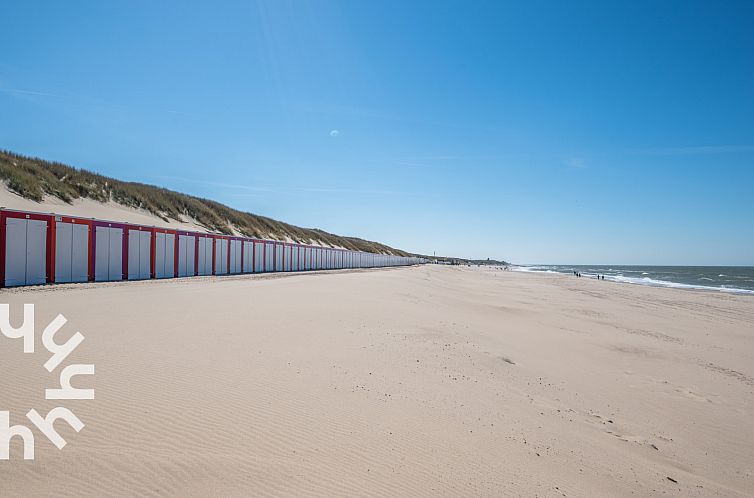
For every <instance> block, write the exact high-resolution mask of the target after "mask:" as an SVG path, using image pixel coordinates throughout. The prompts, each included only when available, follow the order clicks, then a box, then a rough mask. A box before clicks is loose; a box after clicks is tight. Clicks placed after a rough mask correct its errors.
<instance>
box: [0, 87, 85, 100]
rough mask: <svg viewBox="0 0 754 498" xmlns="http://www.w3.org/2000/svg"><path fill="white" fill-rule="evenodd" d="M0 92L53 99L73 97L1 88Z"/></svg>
mask: <svg viewBox="0 0 754 498" xmlns="http://www.w3.org/2000/svg"><path fill="white" fill-rule="evenodd" d="M0 92H2V93H7V94H10V95H31V96H35V97H53V98H57V99H64V98H71V97H72V96H71V95H65V94H62V93H50V92H37V91H34V90H20V89H18V88H0Z"/></svg>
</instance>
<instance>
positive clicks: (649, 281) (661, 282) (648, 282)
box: [605, 275, 754, 295]
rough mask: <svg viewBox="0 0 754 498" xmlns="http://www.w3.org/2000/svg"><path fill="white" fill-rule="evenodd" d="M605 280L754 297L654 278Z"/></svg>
mask: <svg viewBox="0 0 754 498" xmlns="http://www.w3.org/2000/svg"><path fill="white" fill-rule="evenodd" d="M605 280H612V281H613V282H623V283H627V284H639V285H649V286H652V287H669V288H673V289H696V290H708V291H718V292H728V293H731V294H750V295H754V290H749V289H739V288H736V287H724V286H723V287H715V286H712V285H694V284H681V283H678V282H671V281H669V280H656V279H654V278H649V277H644V278H634V277H621V276H611V275H605Z"/></svg>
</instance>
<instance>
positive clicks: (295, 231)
mask: <svg viewBox="0 0 754 498" xmlns="http://www.w3.org/2000/svg"><path fill="white" fill-rule="evenodd" d="M0 180H2V181H4V182H5V183H6V184H7V186H8V188H10V189H11V190H12V191H13V192H15V193H17V194H19V195H21V196H23V197H25V198H27V199H32V200H34V201H37V202H41V201H42V200H43V199H44V197H45V196H53V197H57V198H59V199H61V200H63V201H65V202H67V203H71V202H72V201H73V200H74V199H78V198H89V199H94V200H96V201H99V202H108V201H114V202H117V203H118V204H122V205H124V206H129V207H134V208H138V209H143V210H146V211H148V212H150V213H152V214H154V215H155V216H158V217H160V218H161V219H163V220H165V221H167V220H168V219H173V220H177V221H183V220H185V219H187V218H189V219H193V220H195V221H196V222H197V223H199V224H200V225H202V226H204V227H206V228H207V229H208V230H212V231H216V232H220V233H224V234H231V233H233V228H235V229H236V230H237V231H238V232H240V233H242V234H243V235H245V236H247V237H259V238H274V239H279V240H283V239H285V238H290V239H292V240H294V241H297V242H301V243H305V244H310V243H322V244H325V245H329V246H337V247H344V248H346V249H351V250H357V251H367V252H375V253H386V254H396V255H401V256H405V255H407V254H406V253H405V252H403V251H400V250H397V249H393V248H391V247H388V246H386V245H384V244H380V243H378V242H371V241H368V240H363V239H359V238H356V237H341V236H338V235H333V234H331V233H327V232H325V231H323V230H319V229H311V228H301V227H297V226H294V225H289V224H288V223H283V222H281V221H277V220H273V219H272V218H267V217H265V216H259V215H256V214H252V213H245V212H242V211H238V210H236V209H233V208H230V207H228V206H226V205H224V204H220V203H219V202H215V201H211V200H209V199H202V198H199V197H194V196H191V195H186V194H181V193H179V192H174V191H172V190H168V189H164V188H160V187H156V186H154V185H145V184H143V183H134V182H123V181H120V180H116V179H114V178H108V177H106V176H103V175H100V174H97V173H94V172H91V171H87V170H84V169H78V168H74V167H71V166H67V165H65V164H61V163H58V162H51V161H45V160H43V159H37V158H32V157H25V156H22V155H19V154H15V153H12V152H8V151H2V150H0Z"/></svg>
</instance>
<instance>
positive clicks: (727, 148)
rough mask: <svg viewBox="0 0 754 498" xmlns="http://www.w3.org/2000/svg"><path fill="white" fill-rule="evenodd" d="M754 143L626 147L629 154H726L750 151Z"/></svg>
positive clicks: (753, 149) (752, 149) (753, 147)
mask: <svg viewBox="0 0 754 498" xmlns="http://www.w3.org/2000/svg"><path fill="white" fill-rule="evenodd" d="M751 151H754V145H697V146H690V147H648V148H640V149H628V150H627V151H626V152H628V153H630V154H647V155H658V156H676V155H693V154H728V153H731V152H751Z"/></svg>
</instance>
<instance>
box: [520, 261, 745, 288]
mask: <svg viewBox="0 0 754 498" xmlns="http://www.w3.org/2000/svg"><path fill="white" fill-rule="evenodd" d="M538 266H541V267H546V266H567V265H530V266H523V265H511V266H510V268H511V271H514V272H517V273H534V274H536V273H543V274H551V275H563V276H565V277H568V276H572V275H571V274H570V273H567V272H565V271H557V270H550V269H544V270H540V269H532V268H536V267H538ZM578 266H582V265H577V266H574V268H577V267H578ZM583 266H588V265H583ZM606 266H607V265H606ZM614 266H624V265H614ZM634 268H641V266H638V265H637V266H635V267H634ZM646 268H656V267H652V266H647V267H646ZM678 268H693V267H688V266H678ZM699 268H710V267H699ZM715 268H725V267H715ZM733 268H741V267H733ZM596 275H597V274H593V273H584V277H585V278H586V279H588V280H590V279H596V278H595V277H596ZM600 275H603V274H602V273H600ZM604 276H605V279H604V281H607V282H613V283H617V284H632V285H640V286H644V287H655V288H661V289H679V290H691V291H705V292H721V293H724V294H734V295H742V296H754V289H744V288H738V287H721V286H711V285H697V284H687V283H683V282H673V281H670V280H655V279H652V278H649V277H644V278H637V277H624V276H623V275H619V276H616V275H606V274H604Z"/></svg>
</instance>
